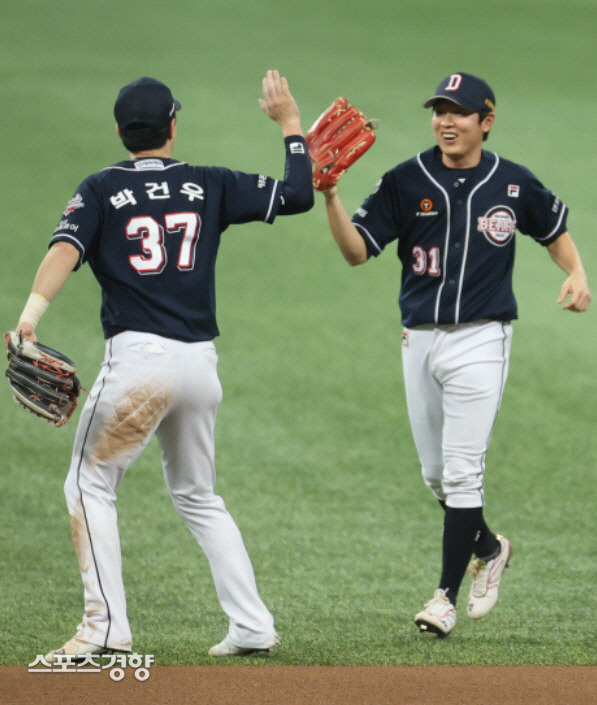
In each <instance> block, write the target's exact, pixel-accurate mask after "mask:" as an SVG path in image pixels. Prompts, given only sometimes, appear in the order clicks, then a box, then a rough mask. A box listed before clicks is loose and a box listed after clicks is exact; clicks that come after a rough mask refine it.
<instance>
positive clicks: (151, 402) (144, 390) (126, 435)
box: [93, 382, 173, 461]
mask: <svg viewBox="0 0 597 705" xmlns="http://www.w3.org/2000/svg"><path fill="white" fill-rule="evenodd" d="M172 394H173V393H172V391H171V390H167V389H164V388H163V386H162V385H161V384H160V382H156V383H155V384H154V385H146V386H143V387H140V388H131V389H129V390H128V392H127V393H126V394H125V396H124V398H123V399H122V401H121V402H120V404H119V405H118V406H117V407H116V408H115V409H114V414H113V416H111V417H109V418H108V420H107V422H106V424H105V426H104V428H103V429H102V431H101V433H100V437H99V438H98V441H97V443H96V444H95V446H94V448H93V455H94V456H95V457H96V458H97V459H98V460H103V461H113V460H116V459H117V458H120V457H122V456H123V455H126V454H127V453H131V452H133V451H135V450H136V449H137V448H138V447H139V446H140V445H141V444H142V443H143V442H144V441H145V439H146V438H147V436H148V435H149V434H150V433H151V432H152V431H153V429H154V428H155V426H156V425H157V423H158V421H159V420H160V418H161V417H162V416H163V414H164V412H165V411H166V409H167V408H168V405H169V404H170V401H171V399H172Z"/></svg>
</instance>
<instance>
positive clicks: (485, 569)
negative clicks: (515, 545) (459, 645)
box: [467, 536, 512, 619]
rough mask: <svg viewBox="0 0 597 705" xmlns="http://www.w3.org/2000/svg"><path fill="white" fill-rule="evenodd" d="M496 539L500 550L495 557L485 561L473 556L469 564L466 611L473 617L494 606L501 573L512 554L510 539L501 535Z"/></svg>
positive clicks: (478, 616) (486, 611) (481, 615)
mask: <svg viewBox="0 0 597 705" xmlns="http://www.w3.org/2000/svg"><path fill="white" fill-rule="evenodd" d="M497 539H498V541H499V542H500V551H499V553H498V554H497V556H496V557H495V558H492V559H491V560H490V561H487V563H486V562H485V561H482V560H481V559H480V558H475V559H474V560H473V561H471V563H470V565H469V573H470V575H471V577H472V579H473V582H472V585H471V589H470V591H469V594H468V605H467V612H468V616H469V617H472V618H473V619H480V618H481V617H485V615H487V614H489V613H490V612H491V610H492V609H493V608H494V607H495V605H496V602H497V601H498V589H499V586H500V580H501V579H502V573H503V572H504V570H505V568H506V567H507V566H508V562H509V561H510V556H511V555H512V544H511V543H510V541H508V539H507V538H504V537H503V536H498V537H497Z"/></svg>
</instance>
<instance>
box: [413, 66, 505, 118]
mask: <svg viewBox="0 0 597 705" xmlns="http://www.w3.org/2000/svg"><path fill="white" fill-rule="evenodd" d="M438 100H451V101H452V102H453V103H456V104H457V105H460V106H461V107H463V108H466V110H472V111H473V112H474V113H477V112H479V113H480V112H490V111H492V110H495V95H494V94H493V91H492V90H491V88H490V87H489V85H488V84H487V83H486V82H485V81H484V80H483V79H482V78H479V77H478V76H473V74H472V73H453V74H451V75H450V76H448V77H447V78H444V80H443V81H442V82H441V83H440V84H439V86H438V87H437V90H436V91H435V95H432V96H431V98H427V100H426V101H425V102H424V103H423V107H424V108H431V107H433V106H434V105H435V103H436V102H437V101H438Z"/></svg>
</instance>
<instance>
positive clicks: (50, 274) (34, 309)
mask: <svg viewBox="0 0 597 705" xmlns="http://www.w3.org/2000/svg"><path fill="white" fill-rule="evenodd" d="M79 258H80V253H79V250H77V248H76V247H74V246H73V245H71V244H70V243H68V242H61V241H59V242H56V243H54V244H53V245H52V246H51V247H50V249H49V250H48V252H47V253H46V256H45V257H44V258H43V260H42V262H41V264H40V265H39V269H38V270H37V274H36V275H35V279H34V280H33V286H32V287H31V294H30V295H29V299H28V300H27V303H26V305H25V308H24V309H23V312H22V313H21V317H20V319H19V323H18V325H17V328H16V330H18V331H20V332H21V333H22V334H23V336H24V337H25V338H29V339H31V340H37V338H36V336H35V327H36V326H37V323H38V322H39V319H40V318H41V316H42V315H43V313H44V312H45V310H46V309H47V307H48V306H49V305H50V302H51V301H52V300H53V299H54V298H55V297H56V296H57V294H58V293H59V292H60V291H61V289H62V287H63V286H64V285H65V283H66V280H67V279H68V277H69V276H70V273H71V272H72V271H73V269H74V268H75V266H76V264H77V262H78V261H79Z"/></svg>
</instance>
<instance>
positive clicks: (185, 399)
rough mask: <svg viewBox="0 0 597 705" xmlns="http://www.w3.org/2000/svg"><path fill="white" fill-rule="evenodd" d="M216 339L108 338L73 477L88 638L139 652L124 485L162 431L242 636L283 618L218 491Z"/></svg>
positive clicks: (71, 498) (183, 507)
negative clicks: (123, 523)
mask: <svg viewBox="0 0 597 705" xmlns="http://www.w3.org/2000/svg"><path fill="white" fill-rule="evenodd" d="M216 364H217V356H216V352H215V348H214V346H213V343H182V342H179V341H174V340H169V339H164V338H161V337H159V336H154V335H150V334H145V333H136V332H126V333H121V334H120V335H117V336H115V337H114V338H112V339H111V340H109V341H108V342H107V344H106V355H105V359H104V362H103V364H102V369H101V371H100V374H99V376H98V378H97V380H96V382H95V384H94V386H93V388H92V390H91V393H90V396H89V399H88V401H87V403H86V404H85V407H84V409H83V411H82V414H81V418H80V421H79V426H78V429H77V436H76V439H75V445H74V450H73V457H72V461H71V466H70V470H69V473H68V476H67V479H66V482H65V494H66V498H67V505H68V508H69V512H70V514H71V523H72V527H73V541H74V544H75V549H76V551H77V557H78V560H79V565H80V569H81V575H82V579H83V584H84V590H85V614H84V616H83V620H82V622H81V624H80V625H79V628H78V636H79V637H80V638H81V639H83V640H85V641H88V642H90V643H93V644H99V645H101V646H106V647H108V648H113V649H121V650H129V649H131V645H132V638H131V631H130V626H129V623H128V618H127V613H126V597H125V589H124V584H123V580H122V559H121V551H120V538H119V532H118V525H117V513H116V507H115V501H116V492H117V489H118V487H119V485H120V483H121V481H122V479H123V477H124V475H125V473H126V471H127V470H128V468H129V467H130V466H131V465H132V464H133V463H134V461H135V460H136V459H137V458H138V456H139V454H140V453H141V452H142V451H143V449H144V448H145V447H146V446H147V444H148V442H149V440H150V439H151V437H152V435H153V433H154V432H156V434H157V437H158V441H159V442H160V445H161V447H162V453H163V459H164V472H165V476H166V482H167V485H168V488H169V490H170V492H171V494H172V498H173V501H174V504H175V506H176V508H177V510H178V511H179V512H180V514H181V515H182V517H183V518H184V519H185V521H186V523H187V525H188V526H189V528H190V530H191V531H192V533H193V535H194V536H195V538H196V539H197V541H198V542H199V543H200V545H201V546H202V548H203V550H204V551H205V553H206V555H207V557H208V559H209V562H210V566H211V569H212V573H213V576H214V581H215V584H216V589H217V592H218V596H219V598H220V601H221V604H222V607H223V609H224V611H225V612H226V614H227V615H228V616H229V618H230V625H231V626H230V636H231V639H232V640H233V642H234V643H237V644H239V645H240V644H242V645H248V646H257V647H258V646H260V645H262V643H263V642H264V641H268V640H269V642H268V643H271V634H272V633H273V618H272V617H271V615H270V613H269V612H268V610H267V609H266V607H265V605H263V603H262V602H261V600H260V598H259V596H258V594H257V589H256V586H255V579H254V575H253V569H252V566H251V563H250V560H249V557H248V555H247V553H246V550H245V547H244V545H243V541H242V538H241V536H240V532H239V531H238V528H237V527H236V525H235V524H234V521H233V520H232V518H231V517H230V515H229V513H228V512H227V510H226V508H225V506H224V503H223V501H222V500H221V498H220V497H218V496H216V495H215V494H214V492H213V488H214V483H215V469H214V439H213V432H214V426H215V417H216V413H217V409H218V406H219V403H220V400H221V387H220V383H219V380H218V377H217V369H216Z"/></svg>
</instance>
